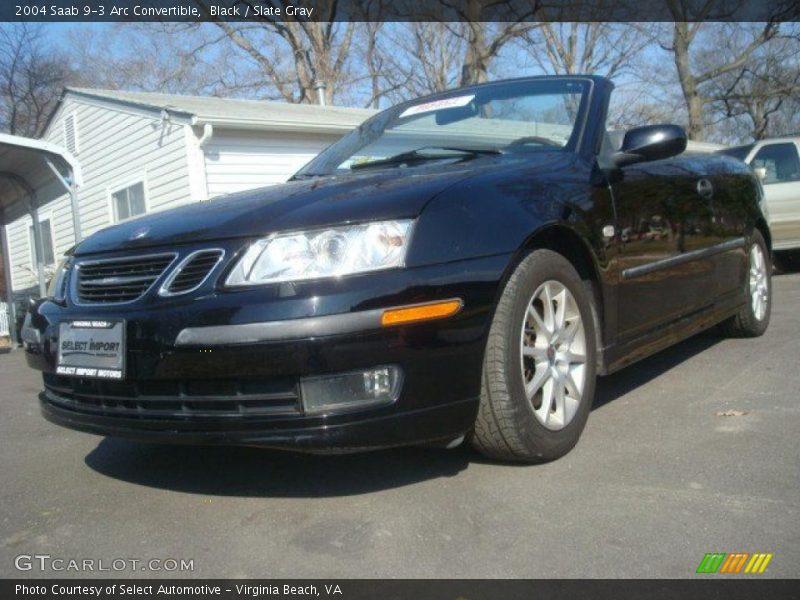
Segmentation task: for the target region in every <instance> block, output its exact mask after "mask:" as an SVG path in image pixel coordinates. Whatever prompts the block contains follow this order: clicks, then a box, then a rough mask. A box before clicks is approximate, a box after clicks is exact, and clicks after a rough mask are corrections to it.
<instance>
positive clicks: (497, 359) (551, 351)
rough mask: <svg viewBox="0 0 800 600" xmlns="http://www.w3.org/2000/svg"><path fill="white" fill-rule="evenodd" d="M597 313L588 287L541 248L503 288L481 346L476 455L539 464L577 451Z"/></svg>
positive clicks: (592, 371)
mask: <svg viewBox="0 0 800 600" xmlns="http://www.w3.org/2000/svg"><path fill="white" fill-rule="evenodd" d="M564 292H565V293H564ZM548 298H550V299H552V300H551V301H550V302H547V299H548ZM548 303H549V305H550V307H551V308H550V312H546V305H547V304H548ZM562 309H563V310H562ZM531 311H534V312H535V313H536V315H534V314H533V313H532V312H531ZM595 314H596V313H595V310H594V303H593V299H592V292H591V286H590V285H587V283H586V282H584V281H582V280H581V278H580V276H579V275H578V273H577V271H576V270H575V268H574V267H573V266H572V264H571V263H570V262H569V261H568V260H567V259H565V258H564V257H563V256H561V255H560V254H557V253H555V252H552V251H550V250H544V249H542V250H535V251H533V252H531V253H530V254H529V255H527V256H526V257H525V258H524V259H523V260H522V262H521V263H520V264H519V265H518V266H517V268H516V269H515V270H514V272H513V273H512V275H511V277H510V278H509V280H508V282H507V283H506V285H505V288H504V289H503V293H502V296H501V297H500V300H499V301H498V304H497V309H496V311H495V314H494V318H493V320H492V324H491V328H490V331H489V335H488V339H487V343H486V351H485V355H484V362H483V376H482V385H481V397H480V404H479V408H478V416H477V419H476V422H475V428H474V430H473V432H472V434H471V437H470V440H471V442H472V445H473V446H474V447H475V448H476V449H477V450H478V451H479V452H481V453H482V454H484V455H486V456H488V457H490V458H494V459H500V460H505V461H513V462H525V463H538V462H546V461H550V460H554V459H557V458H559V457H561V456H563V455H564V454H566V453H567V452H569V451H570V450H571V449H572V448H573V446H575V444H576V443H577V441H578V438H579V437H580V434H581V432H582V431H583V428H584V426H585V424H586V419H587V418H588V416H589V411H590V410H591V405H592V399H593V397H594V389H595V379H596V372H597V368H596V336H595V317H594V315H595ZM536 317H538V320H537V319H536ZM559 319H560V320H559ZM581 355H582V360H581ZM567 373H568V374H569V377H567Z"/></svg>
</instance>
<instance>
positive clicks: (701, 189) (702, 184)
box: [697, 177, 714, 200]
mask: <svg viewBox="0 0 800 600" xmlns="http://www.w3.org/2000/svg"><path fill="white" fill-rule="evenodd" d="M697 193H698V194H700V197H701V198H705V199H706V200H709V199H710V198H711V196H713V195H714V185H713V184H712V183H711V182H710V181H709V180H708V179H706V178H705V177H704V178H703V179H700V180H698V182H697Z"/></svg>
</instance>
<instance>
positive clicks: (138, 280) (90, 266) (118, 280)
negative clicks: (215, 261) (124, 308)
mask: <svg viewBox="0 0 800 600" xmlns="http://www.w3.org/2000/svg"><path fill="white" fill-rule="evenodd" d="M173 260H175V254H151V255H148V256H132V257H126V258H114V259H109V260H98V261H87V262H84V263H81V264H79V265H78V267H77V269H76V274H77V285H76V289H77V295H78V300H79V301H80V302H85V303H116V302H131V301H133V300H136V299H138V298H141V297H142V296H143V295H144V293H145V292H146V291H147V290H149V289H150V287H151V286H152V285H153V284H154V283H155V281H156V280H157V279H158V278H159V277H160V276H161V275H162V274H163V273H164V271H165V270H166V269H167V267H169V265H170V264H171V263H172V261H173Z"/></svg>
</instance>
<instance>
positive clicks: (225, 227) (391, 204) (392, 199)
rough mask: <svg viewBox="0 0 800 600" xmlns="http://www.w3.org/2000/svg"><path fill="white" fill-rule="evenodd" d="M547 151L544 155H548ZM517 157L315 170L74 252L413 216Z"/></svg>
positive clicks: (161, 217) (118, 231) (102, 234)
mask: <svg viewBox="0 0 800 600" xmlns="http://www.w3.org/2000/svg"><path fill="white" fill-rule="evenodd" d="M562 156H563V155H562ZM553 158H554V156H553V155H550V159H551V161H552V159H553ZM519 160H522V159H519ZM519 160H517V159H514V158H505V159H504V160H502V161H500V160H497V158H496V157H485V158H479V159H474V160H470V161H465V162H457V163H435V164H431V165H426V166H424V167H417V168H412V169H398V168H392V169H380V170H376V171H374V172H369V171H365V172H364V173H360V174H354V175H344V176H330V177H319V178H314V179H307V180H300V181H294V182H290V183H287V184H284V185H277V186H272V187H267V188H260V189H256V190H248V191H246V192H240V193H236V194H230V195H227V196H222V197H219V198H215V199H213V200H210V201H207V202H196V203H192V204H189V205H185V206H181V207H179V208H175V209H171V210H167V211H162V212H158V213H153V214H149V215H144V216H142V217H139V218H136V219H132V220H130V221H126V222H124V223H120V224H118V225H114V226H112V227H108V228H106V229H103V230H101V231H98V232H97V233H95V234H93V235H92V236H90V237H88V238H87V239H86V240H84V241H83V242H81V243H80V244H79V245H78V246H77V247H76V249H75V254H76V255H85V254H93V253H98V252H113V251H120V250H127V249H134V248H148V247H153V246H163V245H174V244H184V243H195V242H202V241H211V240H221V239H230V238H237V237H256V236H262V235H266V234H269V233H272V232H275V231H286V230H297V229H307V228H314V227H325V226H330V225H335V224H342V223H347V222H358V221H373V220H381V219H395V218H413V217H416V216H417V215H419V214H420V212H421V211H422V209H423V208H424V206H425V204H426V203H427V202H429V201H430V200H431V199H432V198H433V197H434V196H436V195H437V194H439V193H440V192H442V191H443V190H445V189H447V188H448V187H450V186H451V185H453V184H455V183H457V182H459V181H462V180H464V179H466V178H469V177H475V176H480V174H481V173H486V172H493V173H496V172H497V170H498V168H500V169H503V170H504V169H516V168H518V167H519ZM530 160H531V159H530V157H528V158H527V160H526V162H528V164H529V163H530ZM562 160H563V158H562ZM551 161H546V162H551Z"/></svg>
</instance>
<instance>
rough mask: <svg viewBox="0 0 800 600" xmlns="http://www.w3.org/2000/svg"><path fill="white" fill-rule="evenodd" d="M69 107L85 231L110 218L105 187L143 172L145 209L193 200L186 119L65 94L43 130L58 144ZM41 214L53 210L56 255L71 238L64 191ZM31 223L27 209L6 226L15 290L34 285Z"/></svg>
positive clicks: (108, 188)
mask: <svg viewBox="0 0 800 600" xmlns="http://www.w3.org/2000/svg"><path fill="white" fill-rule="evenodd" d="M73 113H74V114H75V116H76V125H77V135H78V140H79V146H78V148H79V152H80V154H79V155H78V157H77V158H78V160H79V161H80V163H81V168H82V169H83V179H84V185H83V186H81V187H80V188H79V189H78V204H79V207H80V217H81V231H82V233H83V235H84V237H86V236H89V235H91V234H92V233H94V232H95V231H97V230H99V229H101V228H103V227H106V226H108V225H110V224H111V223H112V222H113V210H112V206H111V199H110V194H111V192H112V191H114V190H116V189H118V188H121V187H125V186H127V185H130V184H133V183H136V182H137V181H139V180H144V187H145V199H146V205H147V210H148V212H152V211H157V210H163V209H165V208H171V207H174V206H178V205H180V204H184V203H187V202H189V201H190V200H191V197H190V192H189V171H188V161H187V153H186V135H185V129H186V126H184V125H183V124H180V123H174V122H162V121H161V120H160V119H159V117H158V114H157V113H152V114H149V113H146V112H143V111H139V112H136V111H128V110H124V109H119V110H118V109H115V108H113V107H109V106H107V105H102V104H96V103H93V102H92V101H91V100H87V99H83V98H75V97H72V98H70V97H69V96H67V98H66V99H65V101H64V104H63V105H62V107H61V109H60V110H59V113H58V114H57V115H56V117H55V118H54V120H53V122H52V123H51V124H50V127H49V128H48V131H47V132H46V134H45V136H44V138H45V139H46V140H47V141H50V142H53V143H55V144H58V145H61V146H63V145H64V125H63V121H64V119H65V118H67V117H68V115H70V114H73ZM40 214H41V215H42V217H48V216H50V215H52V223H53V245H54V251H55V255H56V256H61V255H62V254H63V253H64V252H65V251H66V250H67V249H69V248H70V247H71V246H72V245H73V244H74V243H75V237H74V231H73V228H72V213H71V207H70V201H69V196H68V195H67V194H64V195H62V196H60V197H58V198H57V199H56V200H54V201H52V202H50V203H48V204H47V205H45V206H42V207H41V208H40ZM30 223H31V219H30V217H29V216H27V215H25V216H21V218H19V219H18V220H16V221H14V222H12V223H10V224H9V225H8V226H7V228H6V231H7V234H8V240H9V250H10V252H9V254H10V258H11V276H12V283H13V287H14V290H15V291H19V290H22V289H25V288H30V287H33V286H35V285H36V281H37V280H36V275H35V273H34V270H33V269H32V267H31V259H32V257H31V251H30V247H29V246H30V244H29V242H28V227H29V226H30Z"/></svg>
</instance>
